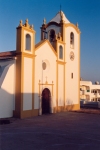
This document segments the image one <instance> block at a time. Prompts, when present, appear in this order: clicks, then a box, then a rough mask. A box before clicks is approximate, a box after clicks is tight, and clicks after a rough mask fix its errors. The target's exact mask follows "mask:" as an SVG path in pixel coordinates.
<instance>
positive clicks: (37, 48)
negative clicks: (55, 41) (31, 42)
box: [35, 40, 57, 57]
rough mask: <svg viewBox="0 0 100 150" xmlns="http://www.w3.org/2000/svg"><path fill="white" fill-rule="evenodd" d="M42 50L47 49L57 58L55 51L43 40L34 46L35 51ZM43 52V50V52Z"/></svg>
mask: <svg viewBox="0 0 100 150" xmlns="http://www.w3.org/2000/svg"><path fill="white" fill-rule="evenodd" d="M43 48H46V49H49V50H51V51H52V52H53V54H54V55H55V56H56V57H57V53H56V51H55V49H54V48H53V47H52V45H51V44H50V42H49V41H48V40H43V41H41V42H39V43H38V44H36V45H35V51H37V50H42V49H43ZM43 51H44V50H43Z"/></svg>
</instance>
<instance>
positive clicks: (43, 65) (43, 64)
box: [42, 62, 46, 70]
mask: <svg viewBox="0 0 100 150" xmlns="http://www.w3.org/2000/svg"><path fill="white" fill-rule="evenodd" d="M42 68H43V70H45V69H46V63H45V62H43V63H42Z"/></svg>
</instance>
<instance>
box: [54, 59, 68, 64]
mask: <svg viewBox="0 0 100 150" xmlns="http://www.w3.org/2000/svg"><path fill="white" fill-rule="evenodd" d="M56 62H57V63H58V64H61V65H65V64H66V62H63V61H59V60H56Z"/></svg>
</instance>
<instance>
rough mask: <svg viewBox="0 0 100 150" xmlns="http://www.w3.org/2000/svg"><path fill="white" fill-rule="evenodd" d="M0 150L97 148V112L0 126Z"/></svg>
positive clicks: (99, 126)
mask: <svg viewBox="0 0 100 150" xmlns="http://www.w3.org/2000/svg"><path fill="white" fill-rule="evenodd" d="M0 150H100V114H89V113H81V112H80V113H79V112H63V113H57V114H52V115H50V114H49V115H42V116H38V117H32V118H28V119H23V120H20V119H14V118H13V119H12V123H11V124H7V125H0Z"/></svg>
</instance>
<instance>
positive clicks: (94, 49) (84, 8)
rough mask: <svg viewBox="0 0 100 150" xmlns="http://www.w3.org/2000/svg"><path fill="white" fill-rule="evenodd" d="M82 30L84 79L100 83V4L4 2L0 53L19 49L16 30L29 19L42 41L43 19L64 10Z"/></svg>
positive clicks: (81, 0)
mask: <svg viewBox="0 0 100 150" xmlns="http://www.w3.org/2000/svg"><path fill="white" fill-rule="evenodd" d="M60 4H61V6H62V11H63V12H64V13H65V15H66V17H67V18H68V20H69V21H70V22H71V23H73V24H76V23H77V22H78V24H79V28H80V30H81V77H82V78H83V80H90V81H92V82H93V83H94V82H95V81H99V82H100V45H99V44H100V0H0V52H2V51H10V50H15V49H16V27H17V26H18V25H19V21H20V20H21V19H22V20H23V22H25V19H26V18H28V20H29V23H30V24H33V25H34V29H35V31H36V43H38V42H39V41H40V27H41V25H42V23H43V18H44V17H45V18H46V21H47V22H49V21H50V20H51V19H52V18H53V17H54V16H55V15H56V14H57V12H58V11H59V10H60Z"/></svg>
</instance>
